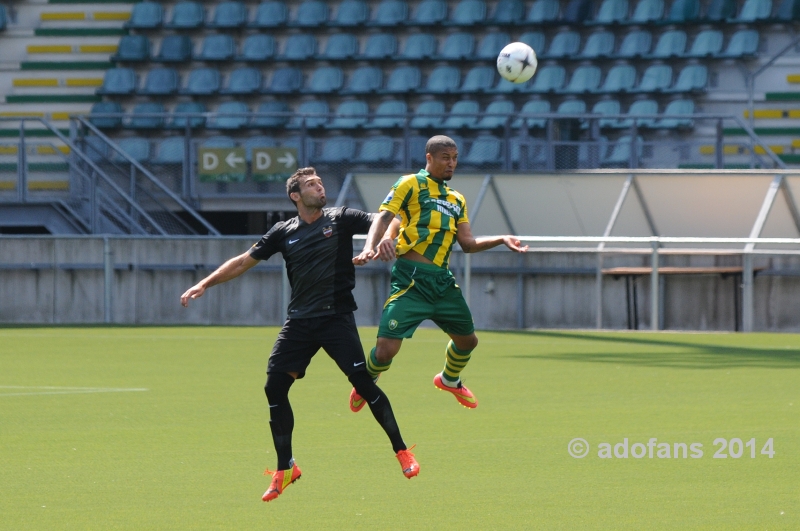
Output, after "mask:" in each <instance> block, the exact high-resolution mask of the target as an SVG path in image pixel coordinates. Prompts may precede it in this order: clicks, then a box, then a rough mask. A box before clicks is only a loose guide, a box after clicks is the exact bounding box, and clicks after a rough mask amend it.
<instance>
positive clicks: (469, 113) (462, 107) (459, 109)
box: [442, 100, 480, 129]
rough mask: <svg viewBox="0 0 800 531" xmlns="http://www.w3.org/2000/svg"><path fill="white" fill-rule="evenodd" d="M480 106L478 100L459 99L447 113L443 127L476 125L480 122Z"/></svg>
mask: <svg viewBox="0 0 800 531" xmlns="http://www.w3.org/2000/svg"><path fill="white" fill-rule="evenodd" d="M479 112H480V106H479V105H478V102H477V101H471V100H462V101H457V102H456V103H455V104H453V106H452V107H451V108H450V112H449V113H447V118H445V120H444V123H443V124H442V127H444V128H445V129H460V128H462V127H463V128H469V127H474V126H475V125H476V124H477V123H478V113H479Z"/></svg>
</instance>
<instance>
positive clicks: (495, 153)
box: [459, 136, 503, 168]
mask: <svg viewBox="0 0 800 531" xmlns="http://www.w3.org/2000/svg"><path fill="white" fill-rule="evenodd" d="M502 147H503V142H502V140H500V139H499V138H497V137H494V136H479V137H478V138H476V139H475V140H473V141H472V143H471V144H470V146H469V149H468V150H467V153H466V155H464V156H463V157H461V158H460V159H459V162H460V163H462V164H465V165H467V166H473V167H477V168H490V167H491V168H497V167H499V166H500V165H501V164H502V160H503V158H502Z"/></svg>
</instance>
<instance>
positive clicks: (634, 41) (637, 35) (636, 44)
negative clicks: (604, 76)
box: [616, 30, 653, 59]
mask: <svg viewBox="0 0 800 531" xmlns="http://www.w3.org/2000/svg"><path fill="white" fill-rule="evenodd" d="M652 43H653V36H652V35H651V34H650V32H649V31H647V30H634V31H631V32H630V33H628V34H627V35H625V37H623V39H622V43H621V44H620V45H619V50H618V51H617V54H616V57H618V58H620V59H634V58H638V57H645V56H647V55H648V54H649V53H650V47H651V46H652Z"/></svg>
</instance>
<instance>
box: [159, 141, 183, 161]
mask: <svg viewBox="0 0 800 531" xmlns="http://www.w3.org/2000/svg"><path fill="white" fill-rule="evenodd" d="M185 156H186V140H185V139H184V137H182V136H173V137H169V138H164V139H161V140H158V141H156V154H155V157H154V158H153V162H154V163H156V164H183V162H184V158H185Z"/></svg>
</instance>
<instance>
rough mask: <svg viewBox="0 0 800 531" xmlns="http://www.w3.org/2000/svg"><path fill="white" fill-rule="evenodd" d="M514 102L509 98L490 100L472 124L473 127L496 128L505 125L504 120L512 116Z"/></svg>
mask: <svg viewBox="0 0 800 531" xmlns="http://www.w3.org/2000/svg"><path fill="white" fill-rule="evenodd" d="M514 115H515V113H514V102H513V101H509V100H495V101H493V102H491V103H490V104H489V105H488V106H487V107H486V109H485V110H484V111H483V113H482V114H481V116H480V119H479V120H478V122H477V123H476V124H475V125H473V126H472V127H474V128H475V129H498V128H500V127H505V125H506V122H507V121H508V119H509V118H510V117H512V116H514Z"/></svg>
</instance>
